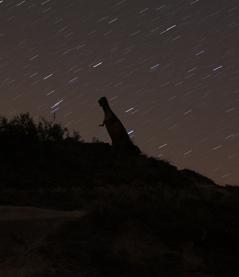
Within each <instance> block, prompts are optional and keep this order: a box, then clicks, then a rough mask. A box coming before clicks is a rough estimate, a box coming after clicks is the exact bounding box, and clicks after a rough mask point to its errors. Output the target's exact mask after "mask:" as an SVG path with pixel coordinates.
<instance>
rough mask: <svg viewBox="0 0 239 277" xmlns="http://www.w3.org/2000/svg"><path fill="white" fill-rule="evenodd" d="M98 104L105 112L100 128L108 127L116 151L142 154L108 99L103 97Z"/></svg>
mask: <svg viewBox="0 0 239 277" xmlns="http://www.w3.org/2000/svg"><path fill="white" fill-rule="evenodd" d="M98 103H99V105H100V106H101V107H102V109H103V111H104V120H103V123H102V124H100V125H99V126H101V127H103V126H105V127H106V129H107V131H108V133H109V136H110V138H111V141H112V146H113V147H114V149H116V150H117V149H120V150H123V151H124V152H125V151H126V152H130V153H134V154H139V153H141V151H140V149H139V148H138V147H137V146H136V145H134V144H133V142H132V141H131V139H130V137H129V135H128V133H127V131H126V129H125V127H124V125H123V124H122V122H121V121H120V120H119V118H118V117H117V116H116V115H115V113H114V112H113V111H112V109H111V108H110V105H109V102H108V100H107V98H106V97H101V98H100V99H99V100H98Z"/></svg>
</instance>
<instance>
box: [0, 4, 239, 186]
mask: <svg viewBox="0 0 239 277" xmlns="http://www.w3.org/2000/svg"><path fill="white" fill-rule="evenodd" d="M0 18H1V30H0V42H1V43H0V76H1V83H0V84H1V85H0V93H1V94H0V95H1V97H0V114H1V115H4V116H13V115H15V114H18V113H21V112H30V113H31V114H32V115H34V116H36V117H38V116H44V117H46V118H47V119H53V112H55V114H56V121H57V122H60V123H62V124H63V125H65V126H66V127H68V128H69V129H71V130H74V129H75V130H77V131H79V134H80V135H81V136H82V137H83V138H84V139H85V140H89V141H90V140H92V138H93V137H97V138H99V139H100V140H103V141H110V139H109V137H108V134H107V132H106V130H105V128H99V126H98V124H99V123H101V120H102V111H101V110H100V108H99V106H98V103H97V100H98V99H99V97H101V96H106V97H107V98H108V99H109V102H110V105H111V106H112V108H113V110H114V111H115V112H116V114H117V115H118V116H119V118H120V119H121V120H122V122H123V124H124V126H125V127H126V129H127V131H128V133H129V134H130V136H131V137H132V139H133V140H134V141H135V143H136V144H137V145H138V146H139V147H140V149H141V150H142V151H143V152H145V153H146V154H150V155H153V156H155V157H160V158H163V159H167V160H169V161H170V162H172V163H174V164H175V165H176V166H178V167H179V168H191V169H193V170H196V171H199V172H200V173H202V174H204V175H206V176H208V177H209V178H212V179H213V180H215V181H216V182H218V183H220V184H225V183H228V184H235V185H236V184H239V173H238V170H237V167H238V164H239V155H238V149H239V130H238V126H239V113H238V103H239V96H238V95H239V75H238V72H239V58H238V47H237V44H238V43H237V42H238V37H239V21H238V18H239V5H238V1H237V0H231V1H227V0H222V1H215V0H211V1H202V0H195V1H194V0H188V1H186V0H185V1H184V0H181V1H178V0H171V1H168V0H164V1H160V0H157V1H156V0H155V1H153V0H151V1H146V0H142V1H136V0H130V1H129V0H128V1H127V0H111V1H108V0H103V1H93V0H87V1H86V0H76V1H70V0H64V1H59V0H58V1H57V0H31V1H26V0H25V1H24V0H9V1H8V0H5V1H0Z"/></svg>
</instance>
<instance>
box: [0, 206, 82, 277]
mask: <svg viewBox="0 0 239 277" xmlns="http://www.w3.org/2000/svg"><path fill="white" fill-rule="evenodd" d="M85 214H86V213H85V212H82V211H59V210H51V209H40V208H33V207H13V206H0V277H31V276H34V277H35V276H45V274H46V272H47V271H49V268H50V267H51V265H49V263H48V261H47V260H45V259H43V258H42V257H41V255H40V254H39V253H38V251H37V249H38V248H39V247H41V246H44V245H45V244H46V240H47V237H48V235H51V234H54V233H55V232H57V230H60V229H61V226H62V225H64V224H67V222H71V221H77V220H80V218H81V217H82V216H84V215H85Z"/></svg>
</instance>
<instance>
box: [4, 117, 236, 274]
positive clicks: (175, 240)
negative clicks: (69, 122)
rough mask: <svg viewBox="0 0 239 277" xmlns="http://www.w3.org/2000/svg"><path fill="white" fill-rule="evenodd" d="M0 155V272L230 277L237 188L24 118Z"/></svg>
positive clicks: (11, 127)
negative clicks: (220, 184) (90, 141)
mask: <svg viewBox="0 0 239 277" xmlns="http://www.w3.org/2000/svg"><path fill="white" fill-rule="evenodd" d="M0 153H1V155H0V205H1V206H2V208H1V209H0V222H1V231H0V252H1V253H0V276H24V277H25V276H29V277H30V276H32V277H37V276H39V277H40V276H46V277H48V276H49V277H50V276H54V277H56V276H57V277H61V276H69V277H73V276H74V277H75V276H79V277H80V276H91V277H101V276H102V277H107V276H116V277H118V276H119V277H128V276H130V277H131V276H142V277H146V276H147V277H148V276H154V277H155V276H160V277H164V276H190V277H191V276H239V269H238V256H239V251H238V249H239V218H238V213H239V205H238V203H239V189H238V188H236V187H230V186H227V187H219V186H217V185H216V184H215V183H214V182H213V181H211V180H210V179H208V178H207V177H205V176H202V175H200V174H199V173H196V172H194V171H192V170H188V169H186V170H181V171H180V170H178V169H177V168H176V167H175V166H173V165H171V164H170V163H169V162H167V161H163V160H159V159H155V158H149V157H147V156H145V155H129V154H127V153H124V152H122V151H117V150H115V149H112V147H111V146H110V145H109V144H106V143H102V142H95V143H85V142H84V141H82V140H81V139H80V136H79V135H78V134H76V133H75V134H73V135H71V134H70V133H69V132H68V130H66V129H64V128H62V127H61V126H60V125H58V124H54V123H49V122H46V121H44V120H43V121H41V122H39V123H35V122H34V121H33V120H32V119H31V118H30V116H29V115H28V114H25V115H21V116H19V117H16V118H14V119H13V120H10V121H8V120H6V119H5V118H2V119H1V120H0ZM3 206H12V207H10V208H9V207H8V208H4V207H3ZM13 206H15V208H14V207H13ZM19 206H21V207H23V206H24V207H26V206H28V208H27V210H26V208H19ZM33 207H34V208H33ZM36 207H38V208H41V209H40V210H36ZM9 209H10V210H9ZM31 209H32V210H31ZM42 209H44V210H42ZM52 210H58V211H52ZM48 211H49V213H48ZM66 211H67V213H66ZM72 211H73V212H72ZM77 211H80V212H81V211H82V214H81V213H80V216H79V213H78V212H77ZM9 212H11V216H10V215H9V219H10V218H11V220H8V217H7V216H6V213H9ZM26 213H27V215H26ZM14 214H15V216H14ZM29 214H30V215H29ZM17 274H18V275H17Z"/></svg>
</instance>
